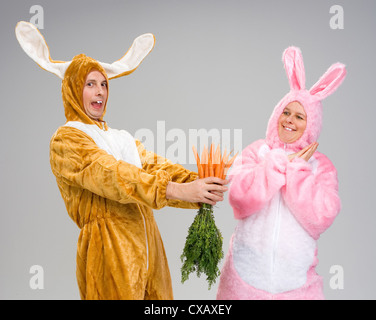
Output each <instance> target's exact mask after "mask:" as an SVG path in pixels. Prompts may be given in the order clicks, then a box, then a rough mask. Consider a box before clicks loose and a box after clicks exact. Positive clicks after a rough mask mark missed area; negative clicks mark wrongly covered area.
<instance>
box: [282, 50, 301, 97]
mask: <svg viewBox="0 0 376 320" xmlns="http://www.w3.org/2000/svg"><path fill="white" fill-rule="evenodd" d="M282 59H283V63H284V65H285V69H286V73H287V78H288V79H289V83H290V88H291V90H304V89H305V70H304V63H303V56H302V53H301V51H300V49H299V48H296V47H289V48H287V49H286V50H285V52H284V53H283V58H282Z"/></svg>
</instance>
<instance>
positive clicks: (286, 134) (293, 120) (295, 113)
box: [278, 101, 307, 143]
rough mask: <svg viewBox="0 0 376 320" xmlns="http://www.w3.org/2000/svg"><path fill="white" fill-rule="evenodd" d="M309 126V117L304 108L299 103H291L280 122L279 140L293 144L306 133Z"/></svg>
mask: <svg viewBox="0 0 376 320" xmlns="http://www.w3.org/2000/svg"><path fill="white" fill-rule="evenodd" d="M306 126H307V115H306V113H305V111H304V108H303V106H302V105H301V104H300V103H299V102H297V101H294V102H291V103H289V104H288V105H287V106H286V107H285V109H284V110H283V112H282V114H281V116H280V117H279V120H278V134H279V139H281V141H282V142H283V143H293V142H295V141H297V140H298V139H299V138H300V137H301V136H302V135H303V133H304V130H305V128H306Z"/></svg>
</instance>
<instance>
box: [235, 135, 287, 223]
mask: <svg viewBox="0 0 376 320" xmlns="http://www.w3.org/2000/svg"><path fill="white" fill-rule="evenodd" d="M263 144H264V142H263V140H258V141H256V142H254V143H253V144H251V145H250V146H248V147H247V148H246V149H244V151H243V152H242V155H241V157H239V158H238V159H236V160H235V163H234V166H233V170H232V171H231V178H230V180H231V185H230V189H229V201H230V204H231V206H232V207H233V211H234V216H235V218H236V219H243V218H246V217H248V216H250V215H251V214H253V213H255V212H258V211H260V210H261V209H262V208H263V207H264V206H265V204H266V203H268V202H269V201H270V200H271V198H272V197H273V195H275V194H276V192H278V190H280V189H281V187H282V186H284V185H285V183H286V177H285V172H286V166H287V162H288V158H287V156H286V155H285V154H284V152H283V151H282V150H271V151H270V152H268V153H267V154H266V156H265V158H260V157H259V156H258V151H259V149H260V147H261V145H263Z"/></svg>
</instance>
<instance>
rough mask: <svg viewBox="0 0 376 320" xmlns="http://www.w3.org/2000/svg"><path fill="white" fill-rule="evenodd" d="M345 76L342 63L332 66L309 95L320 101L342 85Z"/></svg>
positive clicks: (344, 68)
mask: <svg viewBox="0 0 376 320" xmlns="http://www.w3.org/2000/svg"><path fill="white" fill-rule="evenodd" d="M345 76H346V67H345V65H343V64H342V63H335V64H333V65H332V66H331V67H330V68H329V69H328V70H327V71H326V72H325V73H324V75H323V76H322V77H321V78H320V80H319V81H317V82H316V83H315V84H314V85H313V86H312V88H311V89H310V90H309V93H310V94H311V95H313V96H316V97H318V98H319V99H320V100H323V99H325V98H326V97H327V96H329V95H331V94H332V93H333V92H334V91H335V90H336V89H337V88H338V87H339V86H340V85H341V83H342V81H343V80H344V79H345Z"/></svg>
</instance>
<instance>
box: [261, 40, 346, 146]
mask: <svg viewBox="0 0 376 320" xmlns="http://www.w3.org/2000/svg"><path fill="white" fill-rule="evenodd" d="M282 60H283V63H284V66H285V70H286V73H287V78H288V80H289V84H290V92H289V93H288V94H287V95H285V96H284V97H283V98H282V100H281V101H280V102H279V103H278V104H277V106H276V107H275V108H274V111H273V113H272V115H271V117H270V119H269V123H268V128H267V131H266V143H267V144H268V145H269V147H270V148H283V147H284V146H285V143H283V142H282V141H281V140H280V139H279V135H278V119H279V117H280V115H281V114H282V112H283V110H284V109H285V107H286V106H287V105H288V104H289V103H290V102H293V101H297V102H299V103H300V104H301V105H302V106H303V108H304V110H305V112H306V114H307V127H306V129H305V131H304V133H303V135H302V136H301V137H300V139H298V140H297V141H295V142H293V143H291V144H286V146H285V147H286V149H288V150H291V151H294V152H296V151H298V150H301V149H302V148H304V147H306V146H307V145H309V144H311V143H312V142H315V141H317V139H318V137H319V135H320V132H321V126H322V104H321V101H322V100H323V99H325V98H326V97H327V96H329V95H331V94H332V93H333V92H334V91H335V90H336V89H337V88H338V87H339V86H340V85H341V83H342V81H343V80H344V78H345V76H346V68H345V66H344V65H343V64H341V63H335V64H333V65H332V66H331V67H330V68H329V69H328V70H327V71H326V72H325V73H324V75H323V76H322V77H321V78H320V79H319V80H318V81H317V83H316V84H315V85H313V86H312V88H311V89H309V90H306V88H305V70H304V64H303V57H302V53H301V51H300V49H299V48H296V47H289V48H287V49H286V50H285V51H284V53H283V57H282Z"/></svg>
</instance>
